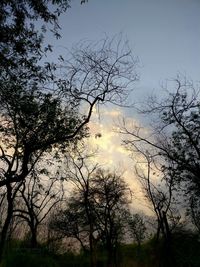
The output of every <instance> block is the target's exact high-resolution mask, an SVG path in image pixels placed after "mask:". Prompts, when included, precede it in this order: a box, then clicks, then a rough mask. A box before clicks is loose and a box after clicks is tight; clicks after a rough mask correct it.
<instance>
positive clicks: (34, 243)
mask: <svg viewBox="0 0 200 267" xmlns="http://www.w3.org/2000/svg"><path fill="white" fill-rule="evenodd" d="M30 229H31V248H37V246H38V242H37V226H35V225H30Z"/></svg>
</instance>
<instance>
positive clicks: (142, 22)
mask: <svg viewBox="0 0 200 267" xmlns="http://www.w3.org/2000/svg"><path fill="white" fill-rule="evenodd" d="M60 22H61V27H62V31H61V35H62V38H61V39H60V40H59V41H52V39H51V41H50V42H51V44H52V45H53V46H54V51H55V55H56V54H57V55H58V54H62V55H63V56H65V54H66V53H67V50H66V48H68V49H70V47H72V46H73V44H76V43H78V42H79V41H80V40H83V39H86V40H99V39H102V38H103V37H105V35H106V36H108V37H112V36H114V35H116V34H119V33H120V32H121V33H123V36H125V38H127V39H128V40H129V45H130V47H131V49H132V51H133V54H134V55H135V56H137V57H138V58H139V66H138V73H139V74H140V81H139V82H138V83H137V85H136V91H135V94H134V97H135V98H136V99H138V100H142V99H143V97H144V96H146V94H147V93H151V92H152V91H153V90H154V92H156V93H157V94H162V93H161V92H162V91H161V84H162V83H163V82H165V81H166V79H172V78H174V77H176V75H177V74H182V75H186V76H187V77H188V78H190V79H192V80H194V81H195V82H198V81H199V80H200V78H199V77H200V51H199V50H200V1H199V0H123V1H122V0H89V1H88V3H86V4H84V5H80V0H74V1H72V7H71V8H70V9H69V10H68V11H67V12H66V13H65V14H64V15H62V17H61V20H60ZM125 114H126V116H127V114H128V116H129V117H131V114H132V119H133V120H136V117H134V112H133V111H132V110H128V111H127V110H126V111H125V110H119V109H117V108H113V109H112V110H109V111H108V110H105V109H104V110H103V111H102V115H101V117H100V118H99V116H98V114H96V113H94V116H93V119H92V122H91V123H90V127H91V132H92V135H91V138H90V143H91V144H92V145H93V146H99V148H100V155H99V158H98V159H97V160H98V161H99V162H100V163H102V164H105V165H106V164H107V166H115V167H116V166H120V167H122V168H124V169H125V170H126V173H125V175H126V177H127V179H128V180H129V181H132V184H133V185H134V188H135V189H136V190H137V191H139V187H138V185H137V182H135V179H134V178H133V166H132V164H131V162H130V160H129V158H128V155H127V152H126V151H125V150H124V149H123V148H122V147H121V146H120V143H121V139H120V138H121V137H120V136H119V135H117V133H115V132H113V124H112V123H110V122H111V121H113V120H116V118H117V117H118V116H123V115H125ZM98 132H100V133H101V134H102V137H101V138H95V133H98Z"/></svg>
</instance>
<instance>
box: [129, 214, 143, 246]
mask: <svg viewBox="0 0 200 267" xmlns="http://www.w3.org/2000/svg"><path fill="white" fill-rule="evenodd" d="M129 227H130V234H131V237H132V238H133V239H134V240H135V241H136V242H137V245H138V248H140V246H141V243H142V241H143V240H144V239H145V232H146V226H145V222H144V219H143V218H142V216H141V215H139V214H138V213H136V214H132V215H131V217H130V219H129Z"/></svg>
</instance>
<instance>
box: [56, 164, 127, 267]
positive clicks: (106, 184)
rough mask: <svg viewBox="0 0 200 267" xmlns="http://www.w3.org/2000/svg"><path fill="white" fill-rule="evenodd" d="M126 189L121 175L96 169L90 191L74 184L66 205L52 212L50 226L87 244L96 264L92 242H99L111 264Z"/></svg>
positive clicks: (122, 221)
mask: <svg viewBox="0 0 200 267" xmlns="http://www.w3.org/2000/svg"><path fill="white" fill-rule="evenodd" d="M85 177H87V176H85ZM85 180H87V178H85ZM87 181H88V180H87ZM86 192H87V197H86ZM127 192H128V193H130V191H129V189H128V187H127V185H126V184H125V182H124V181H123V180H122V178H121V177H120V176H118V175H117V174H115V173H109V172H105V171H103V170H101V169H99V170H97V171H95V172H94V173H92V178H90V179H89V190H87V191H85V190H84V189H83V188H82V187H77V188H76V189H75V190H74V191H73V192H72V195H71V197H70V198H69V200H68V205H67V208H66V209H64V211H61V212H59V213H58V214H56V215H55V220H53V221H52V227H53V229H54V230H57V231H58V232H60V231H61V232H62V233H63V234H64V235H66V236H68V237H74V238H76V239H77V240H79V242H80V243H81V246H82V247H83V249H84V250H85V249H86V248H87V244H89V248H90V249H91V250H92V251H90V252H91V256H92V258H91V264H93V265H92V266H95V264H96V261H95V250H96V246H95V244H96V243H97V242H98V243H99V241H101V244H102V245H103V247H104V248H105V250H106V251H107V253H108V258H107V260H108V262H107V265H108V266H113V264H116V262H115V260H116V250H117V245H118V243H119V242H120V241H119V240H120V238H121V237H122V236H123V229H124V227H125V221H126V219H127V216H128V199H127V198H128V196H127ZM93 253H94V254H93Z"/></svg>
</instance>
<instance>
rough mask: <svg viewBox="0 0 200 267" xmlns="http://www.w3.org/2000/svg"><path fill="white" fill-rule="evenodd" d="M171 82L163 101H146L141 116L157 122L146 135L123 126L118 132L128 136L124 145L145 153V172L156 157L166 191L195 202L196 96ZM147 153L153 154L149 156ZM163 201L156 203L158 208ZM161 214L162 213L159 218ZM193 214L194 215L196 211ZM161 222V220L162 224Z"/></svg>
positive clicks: (199, 161)
mask: <svg viewBox="0 0 200 267" xmlns="http://www.w3.org/2000/svg"><path fill="white" fill-rule="evenodd" d="M175 82H176V85H177V87H176V89H175V91H174V92H172V93H168V97H167V98H165V99H164V100H163V101H162V100H157V99H156V98H155V97H151V98H150V99H149V100H148V104H146V105H147V106H146V108H145V110H143V112H144V113H145V114H147V115H149V116H150V115H155V116H156V119H157V123H156V124H155V123H154V124H153V126H152V127H151V129H149V131H148V132H147V131H146V132H145V131H143V132H142V131H141V128H140V127H135V128H134V129H132V130H130V129H128V127H126V125H125V123H124V125H123V130H122V132H123V133H124V134H126V135H127V136H129V141H126V143H127V144H128V143H129V144H130V145H131V146H132V147H133V148H134V149H135V148H136V149H138V146H139V147H140V148H141V147H143V148H145V149H146V151H147V152H145V150H143V155H144V156H145V157H146V159H147V160H146V162H147V165H148V166H149V167H148V170H151V167H150V163H152V159H153V158H155V157H157V158H158V161H159V165H158V166H160V170H161V173H162V174H164V181H166V183H167V184H168V188H169V189H170V187H169V186H170V184H171V185H172V188H173V187H174V189H179V193H181V191H183V192H184V196H183V197H184V199H187V200H189V201H190V202H191V201H192V199H194V198H196V200H198V199H199V196H200V194H199V192H200V189H199V177H200V176H199V170H200V157H199V155H200V153H199V152H200V150H199V149H200V147H199V134H200V128H199V125H200V124H199V118H200V116H199V115H200V114H199V111H200V104H199V95H198V91H197V90H195V88H194V86H193V84H192V83H189V82H188V81H186V80H185V81H182V80H181V79H180V78H178V79H177V80H176V81H175ZM147 133H148V135H147ZM149 151H153V154H152V153H149ZM152 156H153V157H152ZM153 160H154V159H153ZM147 181H148V179H147ZM151 191H152V190H151ZM156 191H157V188H156ZM169 193H170V191H169ZM159 195H160V190H159ZM160 196H161V200H162V199H163V201H164V202H165V200H166V199H169V198H166V197H165V195H163V193H161V195H160ZM162 196H163V197H162ZM151 198H153V196H152V197H151ZM159 198H160V197H159ZM163 201H161V202H160V201H159V203H161V204H162V205H161V207H163V203H164V202H163ZM159 213H160V212H159ZM162 213H163V212H162ZM162 213H161V214H162ZM165 214H166V212H165V211H164V213H163V215H165ZM191 214H192V212H191ZM195 214H196V215H197V214H198V212H197V210H195ZM193 215H194V213H193ZM197 217H198V216H197ZM165 218H166V217H165V216H164V217H163V220H164V219H165Z"/></svg>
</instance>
